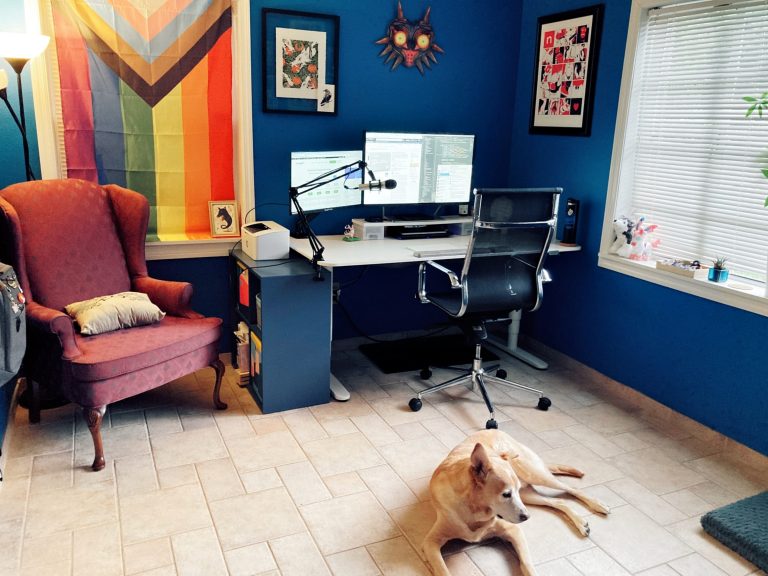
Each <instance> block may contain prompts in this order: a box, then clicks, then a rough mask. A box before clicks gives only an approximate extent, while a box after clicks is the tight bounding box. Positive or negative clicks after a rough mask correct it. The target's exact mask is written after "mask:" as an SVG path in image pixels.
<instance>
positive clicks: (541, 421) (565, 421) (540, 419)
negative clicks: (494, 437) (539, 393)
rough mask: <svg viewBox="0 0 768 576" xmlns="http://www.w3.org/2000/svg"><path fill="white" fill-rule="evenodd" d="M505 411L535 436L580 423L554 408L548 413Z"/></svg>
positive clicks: (511, 408) (520, 408)
mask: <svg viewBox="0 0 768 576" xmlns="http://www.w3.org/2000/svg"><path fill="white" fill-rule="evenodd" d="M503 411H504V413H505V414H508V415H509V416H510V417H511V418H512V419H513V420H514V421H515V422H517V423H519V424H522V425H523V426H524V427H525V428H526V429H527V430H529V431H530V432H533V433H535V434H539V433H541V432H548V431H552V430H561V429H562V428H566V427H567V426H574V425H575V424H578V421H577V420H575V419H574V418H573V417H572V416H570V415H568V414H566V413H565V412H563V411H562V410H560V409H559V408H557V407H554V406H553V407H552V408H550V409H549V410H547V411H546V412H542V411H541V410H537V409H536V408H531V407H527V406H525V407H523V406H504V408H503ZM497 420H498V418H497ZM484 422H485V421H484V420H483V421H482V422H481V421H478V424H477V426H478V427H482V426H484V425H485V424H484Z"/></svg>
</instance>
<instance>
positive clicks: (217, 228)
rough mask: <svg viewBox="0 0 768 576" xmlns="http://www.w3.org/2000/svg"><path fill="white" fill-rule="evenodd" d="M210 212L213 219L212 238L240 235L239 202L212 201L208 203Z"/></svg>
mask: <svg viewBox="0 0 768 576" xmlns="http://www.w3.org/2000/svg"><path fill="white" fill-rule="evenodd" d="M208 212H209V215H210V219H211V237H212V238H223V237H228V236H239V235H240V220H239V219H238V217H237V202H235V201H234V200H211V201H209V202H208Z"/></svg>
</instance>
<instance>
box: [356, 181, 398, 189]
mask: <svg viewBox="0 0 768 576" xmlns="http://www.w3.org/2000/svg"><path fill="white" fill-rule="evenodd" d="M382 188H386V189H387V190H391V189H392V188H397V182H396V181H394V180H371V181H370V182H368V183H367V184H360V186H358V187H357V189H358V190H381V189H382Z"/></svg>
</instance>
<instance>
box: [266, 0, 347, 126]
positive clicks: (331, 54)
mask: <svg viewBox="0 0 768 576" xmlns="http://www.w3.org/2000/svg"><path fill="white" fill-rule="evenodd" d="M261 23H262V30H261V38H262V50H261V52H262V74H263V78H262V92H263V105H264V112H295V113H301V114H315V113H317V114H336V113H337V110H338V92H337V90H336V88H337V86H338V82H339V79H338V70H339V17H338V16H330V15H326V14H313V13H310V12H295V11H292V10H277V9H274V8H262V10H261Z"/></svg>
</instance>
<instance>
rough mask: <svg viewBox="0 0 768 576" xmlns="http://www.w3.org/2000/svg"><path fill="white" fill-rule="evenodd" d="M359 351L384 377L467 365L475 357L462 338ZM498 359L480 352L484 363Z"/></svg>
mask: <svg viewBox="0 0 768 576" xmlns="http://www.w3.org/2000/svg"><path fill="white" fill-rule="evenodd" d="M360 351H361V352H362V353H363V354H365V356H366V357H367V358H368V359H369V360H370V361H371V362H373V363H374V364H375V365H376V366H377V367H378V368H379V370H381V371H382V372H384V373H385V374H393V373H395V372H412V371H418V370H421V369H422V368H424V367H426V366H431V367H435V366H453V365H458V364H470V363H471V362H472V360H473V359H474V357H475V347H474V346H472V345H471V344H467V341H466V339H465V338H464V336H463V335H461V334H458V335H451V336H436V337H433V338H405V339H403V340H397V341H392V342H382V343H376V344H363V345H361V346H360ZM498 358H499V357H498V356H497V355H496V354H494V353H493V352H490V351H489V350H487V349H486V348H483V360H484V361H486V360H487V361H493V360H498Z"/></svg>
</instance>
